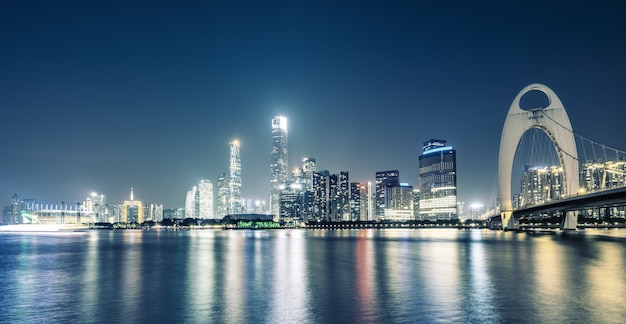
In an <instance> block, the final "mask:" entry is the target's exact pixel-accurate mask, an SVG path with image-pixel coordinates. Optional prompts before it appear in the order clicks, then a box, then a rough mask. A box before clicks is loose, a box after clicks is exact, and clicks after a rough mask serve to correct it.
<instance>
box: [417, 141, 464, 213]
mask: <svg viewBox="0 0 626 324" xmlns="http://www.w3.org/2000/svg"><path fill="white" fill-rule="evenodd" d="M418 180H419V195H420V198H419V215H418V219H421V220H455V219H458V211H457V193H456V150H455V149H454V148H453V147H452V146H449V145H447V144H446V141H445V140H438V139H431V140H430V141H427V142H424V145H423V147H422V155H420V157H419V177H418Z"/></svg>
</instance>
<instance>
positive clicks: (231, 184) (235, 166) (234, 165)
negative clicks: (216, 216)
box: [227, 140, 243, 215]
mask: <svg viewBox="0 0 626 324" xmlns="http://www.w3.org/2000/svg"><path fill="white" fill-rule="evenodd" d="M229 165H230V167H229V174H228V207H227V208H228V209H227V214H229V215H232V214H242V213H243V208H242V201H241V155H240V154H239V141H238V140H233V141H232V142H230V164H229Z"/></svg>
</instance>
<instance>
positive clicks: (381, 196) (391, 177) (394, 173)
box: [374, 170, 400, 217]
mask: <svg viewBox="0 0 626 324" xmlns="http://www.w3.org/2000/svg"><path fill="white" fill-rule="evenodd" d="M398 186H400V173H399V172H398V170H389V171H379V172H376V197H375V199H374V208H375V210H374V215H375V217H384V216H385V203H386V200H385V192H386V190H387V187H398Z"/></svg>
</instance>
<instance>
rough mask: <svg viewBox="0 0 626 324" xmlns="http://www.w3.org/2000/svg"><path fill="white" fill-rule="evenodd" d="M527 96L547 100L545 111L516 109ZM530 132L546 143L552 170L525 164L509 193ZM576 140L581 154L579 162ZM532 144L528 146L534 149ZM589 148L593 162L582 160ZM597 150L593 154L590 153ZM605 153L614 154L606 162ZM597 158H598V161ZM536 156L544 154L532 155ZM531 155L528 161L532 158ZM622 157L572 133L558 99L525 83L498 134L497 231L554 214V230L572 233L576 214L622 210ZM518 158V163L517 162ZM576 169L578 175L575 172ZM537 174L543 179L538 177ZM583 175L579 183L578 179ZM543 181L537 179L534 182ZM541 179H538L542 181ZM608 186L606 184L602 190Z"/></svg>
mask: <svg viewBox="0 0 626 324" xmlns="http://www.w3.org/2000/svg"><path fill="white" fill-rule="evenodd" d="M531 91H539V92H541V93H543V94H545V96H546V97H547V99H548V105H547V107H545V108H532V109H522V108H521V106H520V101H521V99H522V97H523V96H524V95H526V94H527V93H529V92H531ZM530 131H535V132H538V133H540V134H543V136H544V137H546V138H547V139H548V142H549V146H551V147H550V148H549V150H550V151H551V152H552V153H553V154H554V155H555V156H556V160H557V161H558V162H557V163H558V165H556V166H552V167H551V168H550V169H547V168H545V167H544V168H543V169H541V168H535V167H532V164H531V163H529V164H526V166H525V169H524V172H525V175H524V177H523V178H522V179H523V180H522V181H520V183H519V185H520V187H522V188H521V189H520V193H519V194H516V195H515V197H514V195H513V194H512V188H513V186H514V185H515V186H517V185H518V183H514V181H513V174H514V171H515V169H519V167H517V168H516V167H515V166H514V161H515V160H516V157H517V156H518V155H519V152H520V146H522V142H523V141H524V140H523V139H524V138H525V137H524V136H526V134H527V133H529V132H530ZM576 136H578V138H580V143H578V144H579V146H580V147H581V148H582V151H583V155H584V157H583V160H581V159H580V158H579V155H578V147H577V143H576ZM534 144H535V141H533V142H532V143H531V146H534ZM586 145H590V147H591V149H590V150H589V151H590V153H593V157H591V158H590V157H587V151H588V150H587V149H586V147H587V146H586ZM596 148H597V149H596ZM607 150H608V151H610V152H612V153H614V158H613V160H612V161H609V158H608V155H607ZM598 153H603V154H601V155H600V157H598ZM533 154H534V155H535V156H537V155H545V153H541V152H535V153H533ZM533 154H531V156H532V155H533ZM625 156H626V152H624V151H621V150H618V149H615V148H610V147H608V146H606V145H603V144H600V143H598V142H595V141H592V140H589V139H587V138H585V137H583V136H582V135H579V134H576V133H574V131H573V130H572V126H571V123H570V120H569V117H568V115H567V112H566V111H565V107H564V106H563V104H562V102H561V100H560V99H559V98H558V97H557V95H556V94H555V93H554V92H553V91H552V90H551V89H550V88H548V87H547V86H545V85H543V84H539V83H536V84H531V85H529V86H527V87H525V88H524V89H522V90H521V91H520V92H519V94H518V95H517V96H516V97H515V99H514V100H513V103H512V104H511V107H510V108H509V112H508V114H507V117H506V120H505V122H504V127H503V130H502V137H501V139H500V151H499V157H498V186H499V197H500V215H499V216H496V217H499V218H500V220H501V226H502V229H504V230H507V229H516V228H518V222H517V220H518V219H520V218H521V217H541V215H558V216H560V217H561V225H560V228H561V229H563V230H573V229H576V227H577V224H578V215H579V213H580V212H581V211H586V210H590V209H599V208H604V209H607V208H616V207H623V206H626V167H625V161H626V159H625V158H624V157H625ZM518 159H519V158H518ZM581 170H582V171H583V173H581ZM542 174H543V175H542ZM581 174H582V175H583V176H584V179H583V180H584V181H583V182H581V181H580V180H581V178H580V175H581ZM542 177H543V178H545V179H546V180H543V181H542V180H541V179H540V178H542ZM543 178H542V179H543ZM607 183H608V185H607Z"/></svg>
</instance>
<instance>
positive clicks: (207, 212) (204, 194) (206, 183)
mask: <svg viewBox="0 0 626 324" xmlns="http://www.w3.org/2000/svg"><path fill="white" fill-rule="evenodd" d="M198 217H199V218H202V219H213V218H215V211H214V210H213V183H212V182H211V181H210V180H200V184H198Z"/></svg>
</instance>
